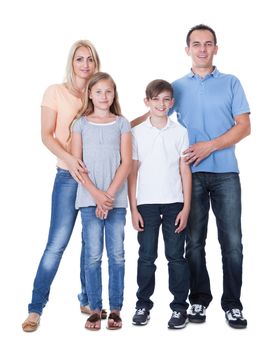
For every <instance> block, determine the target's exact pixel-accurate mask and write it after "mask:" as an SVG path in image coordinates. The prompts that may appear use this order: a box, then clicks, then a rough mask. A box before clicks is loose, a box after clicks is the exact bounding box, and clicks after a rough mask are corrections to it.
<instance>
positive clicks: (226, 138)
mask: <svg viewBox="0 0 280 350" xmlns="http://www.w3.org/2000/svg"><path fill="white" fill-rule="evenodd" d="M250 132H251V124H250V117H249V113H244V114H240V115H238V116H236V117H235V125H234V126H233V127H232V128H231V129H230V130H228V131H227V132H226V133H225V134H223V135H221V136H219V137H217V138H215V139H213V140H210V141H202V142H198V143H195V144H193V145H191V146H190V147H189V148H188V149H186V150H185V151H184V154H186V157H185V161H186V162H187V164H191V163H194V165H198V164H199V163H200V162H201V161H202V160H203V159H205V158H207V157H208V156H209V155H210V154H211V153H213V152H215V151H218V150H221V149H224V148H227V147H230V146H233V145H235V144H237V143H238V142H239V141H241V140H242V139H244V138H245V137H246V136H248V135H250Z"/></svg>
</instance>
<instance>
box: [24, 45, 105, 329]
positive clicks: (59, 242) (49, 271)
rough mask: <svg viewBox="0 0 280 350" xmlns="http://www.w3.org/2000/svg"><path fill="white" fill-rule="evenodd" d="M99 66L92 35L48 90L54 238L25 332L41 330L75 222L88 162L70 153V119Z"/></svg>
mask: <svg viewBox="0 0 280 350" xmlns="http://www.w3.org/2000/svg"><path fill="white" fill-rule="evenodd" d="M99 66H100V60H99V57H98V54H97V52H96V50H95V48H94V46H93V45H92V43H91V42H89V41H87V40H79V41H77V42H75V43H74V44H73V45H72V47H71V49H70V52H69V56H68V62H67V68H66V79H65V83H63V84H55V85H51V86H49V87H48V88H47V90H46V92H45V94H44V96H43V101H42V109H41V133H42V141H43V143H44V144H45V146H46V147H47V148H48V149H49V150H50V151H51V152H52V153H54V154H55V155H56V156H57V158H58V160H57V174H56V178H55V182H54V188H53V194H52V213H51V223H50V229H49V237H48V242H47V246H46V249H45V251H44V254H43V256H42V258H41V262H40V264H39V267H38V270H37V274H36V278H35V280H34V286H33V293H32V300H31V303H30V304H29V305H28V311H29V315H28V317H27V319H26V320H25V321H24V323H23V324H22V328H23V330H24V331H25V332H32V331H36V329H37V328H38V326H39V322H40V315H41V314H42V312H43V308H44V307H45V305H46V303H47V301H48V298H49V293H50V287H51V284H52V281H53V279H54V277H55V274H56V272H57V270H58V267H59V263H60V260H61V258H62V255H63V252H64V250H65V248H66V246H67V244H68V242H69V239H70V236H71V233H72V230H73V227H74V224H75V220H76V216H77V210H76V209H75V198H76V191H77V182H76V181H82V176H83V174H84V173H85V172H86V167H85V165H84V163H83V162H82V161H81V158H77V157H74V156H73V155H71V154H70V152H69V147H67V137H68V134H69V125H70V124H71V122H72V121H73V119H74V118H75V116H76V115H77V112H78V111H79V110H80V108H81V106H82V99H81V97H82V94H83V92H84V90H85V87H86V84H87V82H88V81H89V79H90V78H91V77H92V76H93V75H94V73H95V72H98V71H99ZM71 175H72V176H71ZM74 179H75V180H76V181H75V180H74ZM83 260H84V258H83V249H82V253H81V282H82V293H81V294H80V295H79V299H80V303H81V311H82V312H87V307H86V305H87V304H88V300H87V296H86V294H85V286H84V268H83Z"/></svg>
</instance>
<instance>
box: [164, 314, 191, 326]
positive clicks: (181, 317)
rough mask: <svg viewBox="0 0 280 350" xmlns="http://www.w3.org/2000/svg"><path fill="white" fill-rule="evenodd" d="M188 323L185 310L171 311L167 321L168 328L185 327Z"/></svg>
mask: <svg viewBox="0 0 280 350" xmlns="http://www.w3.org/2000/svg"><path fill="white" fill-rule="evenodd" d="M187 323H188V315H187V313H186V312H180V311H173V312H172V316H171V318H170V320H169V321H168V328H170V329H181V328H185V327H186V324H187Z"/></svg>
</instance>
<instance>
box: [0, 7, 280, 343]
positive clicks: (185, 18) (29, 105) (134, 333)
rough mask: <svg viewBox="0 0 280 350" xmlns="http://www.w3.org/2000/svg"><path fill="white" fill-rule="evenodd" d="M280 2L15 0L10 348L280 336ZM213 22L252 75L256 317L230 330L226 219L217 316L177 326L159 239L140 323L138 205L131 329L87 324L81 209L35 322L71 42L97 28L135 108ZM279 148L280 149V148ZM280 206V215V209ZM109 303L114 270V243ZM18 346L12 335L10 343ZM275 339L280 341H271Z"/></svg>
mask: <svg viewBox="0 0 280 350" xmlns="http://www.w3.org/2000/svg"><path fill="white" fill-rule="evenodd" d="M276 3H277V1H276V0H275V1H273V0H266V1H258V0H255V1H254V2H253V1H252V2H251V1H244V0H243V1H242V0H236V1H235V2H228V1H222V0H221V1H218V0H212V1H209V0H201V1H197V2H194V1H193V2H190V1H189V2H188V1H183V0H173V1H167V0H154V1H153V0H149V1H148V0H141V1H140V0H139V1H124V0H123V1H122V0H107V1H103V2H102V1H101V0H99V1H96V0H80V1H78V2H75V1H72V0H68V1H59V0H48V1H47V0H41V1H40V0H38V1H30V0H26V1H20V0H9V2H5V4H4V2H1V5H0V36H1V55H0V62H1V66H0V67H1V75H0V77H1V137H0V147H1V186H2V189H1V192H0V195H1V222H0V223H1V235H0V240H1V242H0V259H1V261H0V266H1V289H0V293H1V297H0V311H1V316H0V325H1V328H0V332H1V337H0V346H1V349H15V348H16V346H20V347H21V348H22V349H39V348H40V349H42V350H44V349H50V348H51V347H54V348H55V349H57V348H59V347H61V348H63V349H66V348H67V347H69V346H71V345H72V346H73V348H77V347H80V348H86V347H92V348H95V347H99V348H100V347H102V346H104V348H105V349H109V348H110V347H113V346H116V347H118V346H120V347H121V348H124V349H128V348H129V347H132V348H133V349H142V348H143V347H145V348H146V347H148V348H151V346H157V343H158V342H159V341H161V342H162V345H160V346H161V347H163V348H164V349H167V348H171V346H174V347H177V346H179V347H185V346H187V347H192V346H193V347H194V346H195V347H196V349H203V348H205V347H208V346H210V347H213V348H214V347H215V348H216V349H222V348H225V347H226V348H227V349H236V348H242V349H245V348H246V347H247V346H250V345H251V343H253V342H254V341H255V342H257V343H258V345H259V346H262V345H268V344H269V343H271V344H275V339H276V326H278V324H277V321H278V318H277V313H278V309H279V303H278V298H277V297H278V292H279V289H278V288H279V283H278V279H279V272H278V268H277V263H278V261H277V260H278V259H277V255H278V245H277V243H278V241H279V239H278V234H279V228H278V225H277V226H276V218H277V214H278V211H277V209H279V204H278V202H279V197H278V196H279V186H278V182H277V180H278V179H279V175H278V174H277V171H276V166H277V163H278V159H279V155H278V154H277V153H278V150H279V146H278V145H277V144H276V137H277V136H278V133H279V131H278V126H279V123H278V118H279V111H278V100H279V97H278V96H279V87H278V86H279V67H278V66H279V53H280V50H279V28H278V27H279V26H278V25H277V23H279V18H278V16H277V11H276ZM199 23H205V24H208V25H210V26H212V27H213V28H214V29H215V30H216V34H217V37H218V45H219V52H218V55H217V56H216V58H215V63H216V65H217V66H218V68H219V70H221V71H222V72H226V73H233V74H235V75H237V76H238V77H239V79H240V80H241V82H242V84H243V86H244V89H245V91H246V94H247V97H248V100H249V103H250V106H251V111H252V114H251V120H252V135H251V136H250V137H248V138H247V139H245V140H243V141H242V142H241V143H240V144H239V145H238V146H237V154H238V157H239V166H240V170H241V181H242V187H243V236H244V239H243V243H244V277H243V290H242V302H243V304H244V314H245V316H246V317H247V318H248V329H247V330H245V331H236V330H233V329H230V328H229V327H228V326H227V325H226V323H225V320H224V314H223V311H222V310H221V308H220V296H221V291H222V272H221V257H220V251H219V246H218V244H217V233H216V228H215V224H214V220H213V217H212V216H211V220H210V224H209V234H208V243H207V261H208V267H209V272H210V276H211V283H212V291H213V295H214V300H213V302H212V303H211V305H210V307H209V309H208V310H207V311H208V312H207V322H206V323H205V324H204V325H194V324H189V325H188V326H187V327H186V328H185V329H184V330H182V331H168V330H167V321H168V319H169V317H170V314H171V312H170V310H169V306H168V304H169V302H170V301H171V297H170V294H169V292H168V287H167V264H166V261H165V258H164V254H163V246H162V242H160V249H159V258H158V261H157V265H158V270H157V286H156V292H155V294H154V297H153V300H154V302H155V307H154V309H153V310H152V317H151V321H150V323H149V325H148V326H147V327H143V328H141V327H140V328H139V327H133V326H132V325H131V317H132V315H133V313H134V304H135V292H136V288H137V286H136V261H137V251H138V244H137V240H136V237H137V235H136V232H135V231H134V230H133V229H132V226H131V223H130V215H129V214H128V216H127V226H126V280H125V284H126V289H125V302H124V308H123V312H122V316H123V323H124V325H123V329H122V330H121V331H119V332H109V331H107V330H106V327H105V324H103V328H102V330H101V331H100V332H94V333H92V332H89V331H86V330H84V328H83V327H84V323H85V320H86V317H85V316H83V315H81V314H80V313H79V304H78V301H77V298H76V294H77V293H78V291H79V254H80V240H81V238H80V230H81V226H80V220H78V221H77V225H76V228H75V231H74V233H73V237H72V239H71V241H70V244H69V246H68V248H67V250H66V252H65V254H64V257H63V260H62V263H61V266H60V269H59V271H58V274H57V276H56V278H55V280H54V283H53V286H52V290H51V295H50V301H49V303H48V305H47V307H46V309H45V311H44V315H43V317H42V320H41V326H40V328H39V330H38V331H37V332H36V333H34V334H26V333H23V332H22V330H21V322H22V321H23V320H24V318H25V317H26V315H27V304H28V302H29V301H30V297H31V290H32V283H33V278H34V276H35V273H36V269H37V266H38V263H39V259H40V257H41V255H42V253H43V249H44V247H45V243H46V239H47V231H48V225H49V218H50V196H51V190H52V184H53V179H54V175H55V159H54V157H53V156H52V155H51V154H50V152H48V151H47V149H46V148H45V147H44V146H43V145H42V143H41V140H40V103H41V98H42V94H43V92H44V90H45V88H46V87H47V86H48V85H50V84H53V83H56V82H57V83H59V82H61V81H62V79H63V76H64V74H63V73H64V68H65V64H66V58H67V55H68V50H69V48H70V46H71V45H72V43H73V42H74V41H76V40H78V39H89V40H91V41H92V42H93V43H94V44H95V46H96V48H97V50H98V52H99V54H100V58H101V61H102V70H103V71H107V72H108V73H110V74H111V75H112V76H113V77H114V79H115V81H116V83H117V86H118V90H119V95H120V102H121V105H122V109H123V114H124V115H125V116H126V117H127V118H128V119H129V120H132V119H134V118H135V117H137V116H139V115H141V114H142V113H143V112H145V108H144V104H143V97H144V90H145V87H146V85H147V83H148V82H149V81H151V80H152V79H155V78H163V79H166V80H169V81H173V80H175V79H177V78H178V77H180V76H182V75H184V74H186V73H187V72H188V71H189V69H190V65H191V62H190V60H189V58H188V57H187V56H186V54H185V52H184V47H185V37H186V34H187V31H188V29H189V28H190V27H192V26H193V25H196V24H199ZM277 146H278V147H277ZM277 206H278V207H277ZM278 216H279V215H278ZM103 263H104V267H103V270H104V281H103V283H104V306H105V307H108V302H107V291H106V286H107V270H106V255H104V260H103ZM4 343H5V344H6V345H5V346H4V345H3V344H4ZM272 348H273V346H272Z"/></svg>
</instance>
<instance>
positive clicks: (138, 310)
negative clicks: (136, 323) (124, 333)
mask: <svg viewBox="0 0 280 350" xmlns="http://www.w3.org/2000/svg"><path fill="white" fill-rule="evenodd" d="M145 312H146V309H145V308H143V309H137V310H136V315H137V316H142V315H144V314H145Z"/></svg>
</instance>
